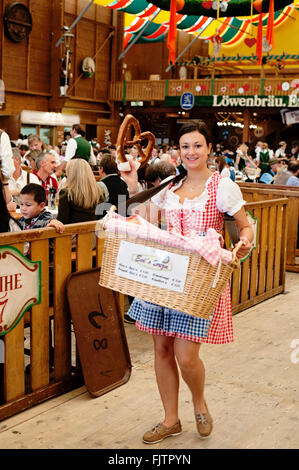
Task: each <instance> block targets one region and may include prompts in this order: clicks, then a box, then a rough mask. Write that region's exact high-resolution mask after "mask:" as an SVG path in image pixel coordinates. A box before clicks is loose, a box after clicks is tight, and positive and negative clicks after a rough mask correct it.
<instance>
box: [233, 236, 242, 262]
mask: <svg viewBox="0 0 299 470" xmlns="http://www.w3.org/2000/svg"><path fill="white" fill-rule="evenodd" d="M242 245H243V242H242V240H239V241H238V243H237V245H236V246H235V248H234V249H233V250H232V255H233V257H232V263H234V262H235V261H236V259H237V252H238V251H239V249H240V248H241V246H242Z"/></svg>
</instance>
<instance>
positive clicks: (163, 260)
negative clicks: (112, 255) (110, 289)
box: [115, 240, 189, 292]
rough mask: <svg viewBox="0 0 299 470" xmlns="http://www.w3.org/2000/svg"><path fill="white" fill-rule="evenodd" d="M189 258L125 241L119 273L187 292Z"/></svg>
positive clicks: (116, 268)
mask: <svg viewBox="0 0 299 470" xmlns="http://www.w3.org/2000/svg"><path fill="white" fill-rule="evenodd" d="M188 265H189V257H188V256H183V255H178V254H176V253H171V252H169V251H166V250H160V249H157V248H151V247H149V246H146V245H141V244H137V243H131V242H127V241H125V240H122V241H121V243H120V247H119V252H118V256H117V260H116V267H115V274H116V275H117V276H120V277H124V278H126V279H130V280H132V281H138V282H142V283H145V284H149V285H151V286H156V287H161V288H164V289H168V290H172V291H176V292H183V290H184V286H185V281H186V276H187V270H188Z"/></svg>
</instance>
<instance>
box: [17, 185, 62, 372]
mask: <svg viewBox="0 0 299 470" xmlns="http://www.w3.org/2000/svg"><path fill="white" fill-rule="evenodd" d="M46 198H47V195H46V191H45V189H44V188H43V187H42V186H41V185H40V184H36V183H29V184H27V185H26V186H24V187H23V188H22V189H21V192H20V210H21V214H22V217H21V218H20V220H19V224H20V226H21V229H22V230H32V229H34V228H44V227H54V228H55V229H56V232H58V233H62V232H63V231H64V225H63V223H61V222H59V220H57V219H54V218H53V216H52V214H51V212H49V211H47V210H46V209H45V206H46ZM49 247H50V249H49V305H50V306H51V305H53V264H52V263H53V242H51V241H50V243H49ZM24 252H25V254H26V255H27V256H28V254H29V247H28V246H27V247H25V250H24ZM49 322H50V323H49V325H50V326H49V332H50V333H49V348H50V349H49V351H50V356H49V360H50V366H52V365H53V361H54V352H53V346H52V334H51V331H52V329H51V319H50V320H49ZM29 367H30V366H29ZM28 370H29V368H28V366H27V371H28Z"/></svg>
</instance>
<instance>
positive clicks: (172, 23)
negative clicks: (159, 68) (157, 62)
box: [167, 0, 177, 65]
mask: <svg viewBox="0 0 299 470" xmlns="http://www.w3.org/2000/svg"><path fill="white" fill-rule="evenodd" d="M176 10H177V6H176V0H171V3H170V20H169V30H168V38H167V47H168V49H169V58H168V63H169V65H170V64H171V63H172V64H173V65H174V63H175V38H176V23H177V19H176Z"/></svg>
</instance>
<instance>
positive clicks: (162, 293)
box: [99, 232, 240, 318]
mask: <svg viewBox="0 0 299 470" xmlns="http://www.w3.org/2000/svg"><path fill="white" fill-rule="evenodd" d="M124 239H125V240H126V241H128V242H132V243H134V244H141V245H144V246H146V247H152V248H156V249H159V250H164V251H165V250H167V252H170V253H176V254H179V255H183V256H188V257H189V264H188V271H187V276H186V281H185V285H184V291H183V292H177V291H173V290H168V289H165V288H161V287H156V286H153V285H149V284H145V283H142V282H138V281H133V280H130V279H127V278H125V277H121V276H119V275H116V274H115V270H116V263H117V256H118V252H119V249H120V244H121V241H122V240H124ZM238 248H239V246H238V245H237V247H236V248H235V249H234V251H233V260H232V262H231V263H229V264H227V265H225V264H223V263H220V264H219V263H218V264H217V265H216V266H212V265H211V264H210V263H208V262H207V261H206V260H205V259H204V258H203V257H201V256H200V255H198V254H196V253H190V252H187V251H185V250H181V249H177V248H173V247H166V246H165V245H162V244H159V243H156V242H152V241H146V242H145V241H144V240H142V239H136V238H134V239H130V238H129V237H126V238H124V236H122V235H118V234H115V233H108V232H106V237H105V242H104V253H103V260H102V267H101V272H100V280H99V284H100V285H101V286H104V287H108V288H109V289H112V290H116V291H118V292H121V293H122V294H127V295H130V296H132V297H138V298H140V299H143V300H145V301H148V302H152V303H155V304H158V305H162V306H164V307H168V308H171V309H175V310H179V311H181V312H185V313H187V314H189V315H193V316H195V317H202V318H209V317H210V315H211V313H212V312H213V310H214V308H215V306H216V305H217V302H218V300H219V297H220V295H221V293H222V292H223V290H224V289H225V287H226V285H227V283H228V282H229V280H230V277H231V274H232V272H233V270H234V269H236V268H238V267H239V265H240V262H239V260H238V259H237V258H236V252H237V250H238ZM216 281H217V282H216Z"/></svg>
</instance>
